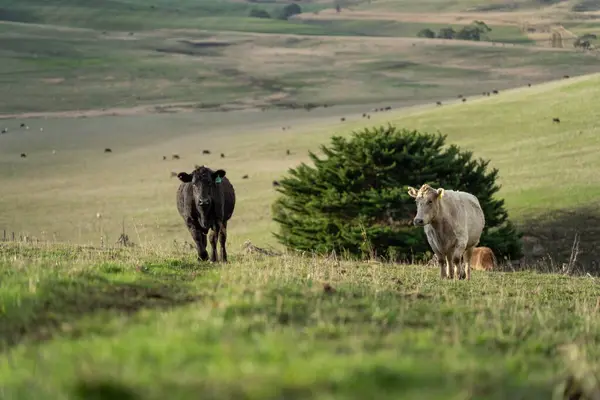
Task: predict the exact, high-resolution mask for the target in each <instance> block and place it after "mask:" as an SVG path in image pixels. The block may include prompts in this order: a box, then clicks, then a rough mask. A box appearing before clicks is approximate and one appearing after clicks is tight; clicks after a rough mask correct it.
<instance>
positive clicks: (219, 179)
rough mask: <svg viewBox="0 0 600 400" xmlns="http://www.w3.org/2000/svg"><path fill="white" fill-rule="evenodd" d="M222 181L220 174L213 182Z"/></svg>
mask: <svg viewBox="0 0 600 400" xmlns="http://www.w3.org/2000/svg"><path fill="white" fill-rule="evenodd" d="M222 181H223V179H221V177H220V176H217V179H215V183H221V182H222Z"/></svg>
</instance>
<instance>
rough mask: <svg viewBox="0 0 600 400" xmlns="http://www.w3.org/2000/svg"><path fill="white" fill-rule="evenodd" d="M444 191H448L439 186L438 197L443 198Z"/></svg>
mask: <svg viewBox="0 0 600 400" xmlns="http://www.w3.org/2000/svg"><path fill="white" fill-rule="evenodd" d="M444 193H446V191H445V190H444V189H442V188H439V189H438V190H437V198H438V199H441V198H442V197H443V196H444Z"/></svg>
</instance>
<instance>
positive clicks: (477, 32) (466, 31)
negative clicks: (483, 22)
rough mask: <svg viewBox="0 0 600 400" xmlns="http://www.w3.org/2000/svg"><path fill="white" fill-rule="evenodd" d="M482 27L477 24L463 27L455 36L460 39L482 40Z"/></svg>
mask: <svg viewBox="0 0 600 400" xmlns="http://www.w3.org/2000/svg"><path fill="white" fill-rule="evenodd" d="M481 33H482V32H481V29H480V28H479V27H477V26H473V25H469V26H465V27H463V28H462V29H461V30H460V31H458V32H457V33H456V36H455V38H456V39H459V40H474V41H477V42H478V41H480V40H481Z"/></svg>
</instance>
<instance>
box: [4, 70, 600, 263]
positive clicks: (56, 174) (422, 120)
mask: <svg viewBox="0 0 600 400" xmlns="http://www.w3.org/2000/svg"><path fill="white" fill-rule="evenodd" d="M599 81H600V78H599V77H598V75H593V76H589V77H582V78H571V79H564V80H559V81H556V82H552V83H549V84H544V85H539V86H532V87H527V86H526V87H524V88H520V89H515V90H513V91H500V94H498V95H493V96H491V97H487V96H486V97H483V98H468V99H467V101H466V102H465V103H462V102H459V101H458V99H456V100H453V101H452V102H453V103H454V104H453V103H452V102H450V103H446V104H445V105H444V106H442V107H436V106H435V104H433V103H432V104H431V105H426V106H420V107H417V108H414V109H408V110H398V111H396V110H392V111H388V112H384V113H373V112H371V111H370V110H369V109H366V108H364V107H360V106H356V107H351V108H337V109H335V108H334V110H315V111H313V112H311V113H307V112H306V111H303V110H287V111H284V110H279V111H278V110H272V111H265V112H259V111H254V112H229V113H223V112H213V113H211V112H203V113H179V114H177V113H176V114H149V115H144V114H139V115H128V116H114V117H113V116H102V117H88V118H76V119H74V118H48V119H30V120H24V119H18V120H5V125H7V126H9V128H10V129H9V134H6V135H3V136H0V140H2V142H1V147H0V155H1V158H0V168H1V171H2V173H1V175H0V184H2V187H4V188H5V190H6V191H5V192H4V193H5V194H4V195H3V196H2V198H1V199H0V208H1V209H2V210H4V212H2V213H0V226H5V227H7V229H9V231H16V232H23V233H27V234H28V235H33V236H35V237H38V238H46V239H53V238H56V239H57V240H63V241H64V240H68V241H74V242H77V243H87V242H93V243H98V241H99V238H100V236H101V235H106V236H107V237H108V240H109V241H111V242H112V241H114V240H116V239H117V237H118V235H119V234H120V232H121V229H122V223H123V219H125V220H126V229H127V230H128V231H129V233H130V236H132V238H133V239H134V240H135V241H136V242H138V243H145V244H151V243H152V244H160V245H161V246H167V247H168V246H171V245H172V241H173V239H177V240H189V238H188V237H187V235H188V234H187V231H186V230H185V229H184V227H183V225H182V222H181V220H180V217H179V216H178V215H177V212H176V209H175V207H174V195H175V189H176V187H177V185H178V183H177V182H178V181H177V180H176V179H175V178H171V177H170V175H169V174H170V172H171V171H174V172H179V171H183V170H189V169H191V168H192V166H193V165H194V164H202V163H205V164H208V165H214V166H219V167H222V168H224V169H226V170H227V171H228V176H230V178H231V179H232V182H233V183H234V184H235V185H236V188H237V191H238V193H239V204H238V206H237V209H236V216H235V218H234V220H233V221H232V224H231V227H230V232H231V241H232V245H233V246H239V245H241V243H242V242H243V241H244V240H246V239H251V240H253V241H254V242H256V243H258V244H259V245H266V244H272V245H274V243H273V238H272V236H271V232H272V231H273V230H274V229H276V226H275V225H274V223H273V222H272V221H271V219H270V213H271V210H270V204H271V203H272V201H273V200H274V199H275V196H276V192H275V191H274V190H273V188H272V187H271V182H272V180H274V179H279V177H281V176H282V174H284V173H285V171H286V169H287V168H288V167H292V166H296V165H298V163H300V162H301V161H305V160H307V151H308V150H309V149H313V150H314V149H317V147H318V144H320V143H324V142H326V141H328V138H329V136H330V135H331V134H348V133H350V132H351V131H352V130H355V129H360V128H361V127H365V126H373V125H377V124H385V123H389V122H391V123H394V124H397V125H399V126H402V127H406V128H410V129H413V128H414V129H419V130H422V131H429V132H435V131H438V130H439V131H441V132H442V133H444V134H447V135H448V142H449V143H456V144H458V145H459V146H461V147H463V148H465V149H468V150H472V151H474V152H475V155H476V156H477V157H483V158H485V159H490V160H491V165H492V166H493V167H496V168H498V169H499V170H500V179H501V180H500V183H501V184H502V189H501V191H500V196H502V197H503V198H504V199H505V201H506V205H507V209H508V211H509V213H510V215H511V217H512V218H513V219H514V220H515V222H517V223H519V224H520V225H521V226H522V227H523V229H524V230H525V231H526V232H528V233H532V234H536V235H541V236H542V237H544V238H545V239H544V240H545V241H546V243H547V245H546V247H547V249H548V251H551V250H560V251H561V252H562V251H567V252H570V249H571V244H572V241H573V238H574V235H575V232H577V231H579V232H587V233H586V235H584V236H585V239H586V240H587V243H588V245H587V247H586V249H587V250H586V251H585V252H586V253H588V256H590V257H592V255H593V254H595V253H594V252H593V251H592V250H593V247H594V243H595V240H596V238H597V236H596V233H594V232H595V230H594V229H595V228H594V226H595V225H594V224H588V223H586V222H584V221H585V220H587V221H590V220H595V218H596V217H595V215H597V213H596V210H594V207H595V204H597V203H596V199H597V198H598V196H599V195H600V192H599V191H598V187H600V186H599V185H598V179H597V177H596V176H595V174H594V171H595V170H596V168H598V166H599V165H598V162H599V161H598V158H597V157H596V153H597V151H598V149H599V146H600V143H599V141H598V137H599V136H598V128H597V124H596V120H597V118H598V112H597V111H596V109H595V107H594V101H593V99H594V98H596V97H597V96H598V95H599V93H598V90H600V89H598V87H599V86H598V82H599ZM365 112H368V113H369V114H370V115H371V119H369V120H367V119H365V118H363V117H362V114H363V113H365ZM332 113H338V115H337V116H336V115H335V114H332ZM225 116H227V117H226V118H224V117H225ZM340 117H344V118H346V121H345V122H340ZM554 117H559V118H560V120H561V122H560V124H556V123H553V122H552V119H553V118H554ZM22 121H24V122H25V123H26V124H27V125H28V126H29V127H30V129H29V130H25V129H24V128H19V124H20V123H21V122H22ZM465 121H469V122H468V123H465ZM288 127H289V129H288ZM40 128H43V129H44V131H43V133H42V132H40V131H39V129H40ZM283 128H286V129H285V130H283ZM105 147H111V148H112V149H113V153H112V154H104V153H103V149H104V148H105ZM204 149H209V150H211V151H212V154H210V155H202V156H200V154H201V152H202V150H204ZM286 149H290V150H291V151H292V155H290V156H287V155H286V153H285V152H286ZM53 150H55V151H56V153H55V154H53V152H52V151H53ZM22 152H25V153H27V154H28V157H27V158H26V159H22V158H20V157H19V154H20V153H22ZM174 153H177V154H179V155H180V156H181V159H180V160H171V159H170V158H171V154H174ZM220 153H224V154H225V156H226V158H224V159H221V158H220V156H219V154H220ZM163 156H167V158H168V160H166V161H163V160H162V157H163ZM244 174H249V176H250V179H248V180H242V179H241V177H242V175H244ZM589 207H592V208H591V209H588V208H589ZM577 209H579V210H580V212H579V213H578V212H576V211H575V210H577ZM565 210H572V212H573V213H574V214H575V216H573V215H567V216H564V218H563V219H564V220H563V219H560V218H559V221H558V222H557V224H556V226H555V225H552V224H550V225H544V224H542V226H538V225H540V224H541V222H542V221H544V222H548V223H550V222H551V221H553V220H554V219H553V218H554V217H556V215H553V214H555V213H558V215H562V214H560V213H562V212H564V211H565ZM584 210H585V213H584V212H583V211H584ZM97 213H101V214H102V215H103V218H102V219H101V220H98V219H97V218H96V214H97ZM577 215H580V216H581V217H576V216H577ZM583 216H585V218H584V217H583ZM541 217H543V218H541ZM550 217H552V218H550ZM561 218H562V217H561ZM557 244H560V246H557ZM590 246H591V247H590ZM563 256H564V255H563ZM560 259H564V257H560ZM555 262H559V261H555Z"/></svg>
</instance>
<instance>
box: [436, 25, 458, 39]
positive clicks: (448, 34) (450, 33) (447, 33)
mask: <svg viewBox="0 0 600 400" xmlns="http://www.w3.org/2000/svg"><path fill="white" fill-rule="evenodd" d="M437 37H438V38H440V39H454V38H455V37H456V31H455V30H454V29H453V28H451V27H447V28H442V29H440V31H439V32H438V35H437Z"/></svg>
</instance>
